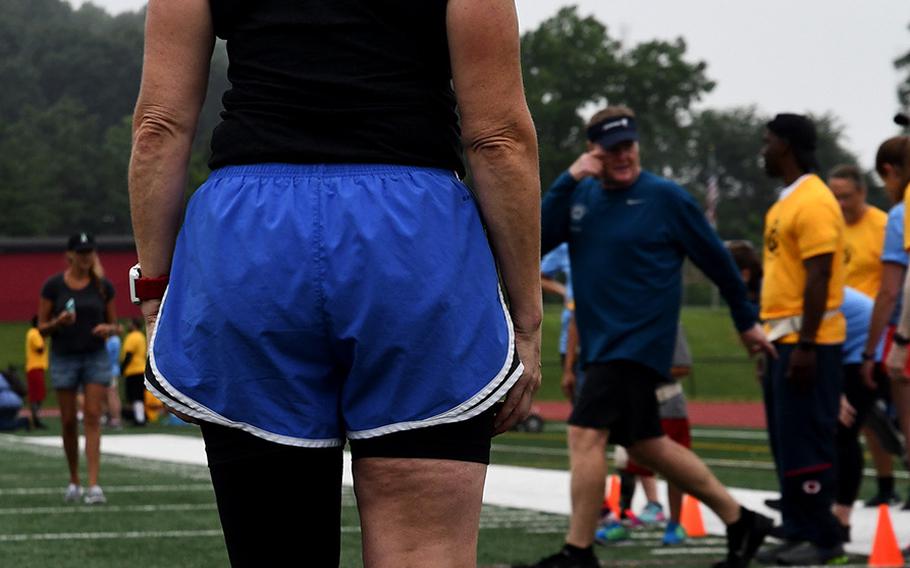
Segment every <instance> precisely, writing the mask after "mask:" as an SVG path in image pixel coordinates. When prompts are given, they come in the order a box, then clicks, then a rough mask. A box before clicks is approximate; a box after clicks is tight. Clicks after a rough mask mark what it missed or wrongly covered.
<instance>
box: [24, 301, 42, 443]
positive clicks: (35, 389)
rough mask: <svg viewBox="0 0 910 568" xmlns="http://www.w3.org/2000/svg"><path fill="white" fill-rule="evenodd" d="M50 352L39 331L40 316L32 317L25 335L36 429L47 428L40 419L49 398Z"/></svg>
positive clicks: (30, 403)
mask: <svg viewBox="0 0 910 568" xmlns="http://www.w3.org/2000/svg"><path fill="white" fill-rule="evenodd" d="M47 361H48V351H47V344H46V343H45V341H44V336H43V335H41V332H40V331H38V316H37V315H36V316H33V317H32V326H31V327H30V328H29V330H28V331H27V332H26V333H25V375H26V377H27V380H28V405H29V409H30V410H31V412H32V424H33V425H34V426H35V428H47V426H45V425H44V422H42V421H41V419H40V418H39V414H40V411H41V404H42V403H43V402H44V399H45V398H46V397H47V385H46V382H45V379H44V375H45V373H46V372H47Z"/></svg>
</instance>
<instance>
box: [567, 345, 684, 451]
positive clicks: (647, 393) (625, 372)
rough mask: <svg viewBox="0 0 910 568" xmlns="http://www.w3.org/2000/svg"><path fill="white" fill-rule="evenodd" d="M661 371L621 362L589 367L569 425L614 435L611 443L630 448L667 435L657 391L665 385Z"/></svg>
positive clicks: (632, 362) (593, 364)
mask: <svg viewBox="0 0 910 568" xmlns="http://www.w3.org/2000/svg"><path fill="white" fill-rule="evenodd" d="M665 380H666V379H664V378H663V377H662V376H661V375H660V374H659V373H658V372H657V371H655V370H654V369H651V368H650V367H647V366H645V365H642V364H641V363H637V362H635V361H629V360H625V359H620V360H616V361H609V362H607V363H591V364H588V365H586V366H585V381H584V384H582V386H581V392H580V393H579V394H578V397H577V400H576V402H575V406H574V407H573V409H572V415H571V416H570V417H569V424H571V425H573V426H582V427H585V428H597V429H599V430H609V431H610V440H609V441H610V443H613V444H619V445H621V446H625V447H629V446H631V445H632V444H634V443H635V442H638V441H641V440H648V439H651V438H659V437H661V436H663V435H664V431H663V428H662V427H661V425H660V414H659V412H658V406H659V405H658V403H657V395H655V394H654V389H656V388H657V386H658V384H659V383H660V382H662V381H665Z"/></svg>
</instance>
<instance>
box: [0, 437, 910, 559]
mask: <svg viewBox="0 0 910 568" xmlns="http://www.w3.org/2000/svg"><path fill="white" fill-rule="evenodd" d="M50 425H51V430H49V431H46V432H42V433H41V434H36V433H31V434H22V435H19V436H15V437H14V436H8V435H7V436H0V463H2V464H3V466H2V468H0V566H14V567H16V568H27V567H35V568H46V567H48V566H53V567H55V568H56V567H60V568H66V567H74V568H75V567H79V568H82V567H97V568H115V567H117V568H119V567H121V566H132V565H141V566H143V567H148V568H151V567H159V566H160V567H169V568H170V567H173V566H180V567H199V568H203V567H205V568H208V567H212V568H216V567H223V566H226V565H227V559H226V555H225V552H224V545H223V542H222V540H221V534H220V528H219V523H218V516H217V512H216V510H215V505H214V495H213V493H212V490H211V485H210V483H209V481H208V475H207V470H206V469H205V468H204V467H201V466H185V465H174V464H168V463H164V462H156V461H152V460H144V459H134V458H123V457H116V456H105V458H104V460H103V467H102V483H103V485H104V487H105V490H106V493H107V495H108V504H107V505H104V506H94V507H88V506H83V505H65V504H64V503H63V502H62V494H63V488H64V486H65V484H66V475H65V465H64V460H63V457H62V451H61V450H58V449H51V448H43V447H36V446H32V445H27V444H22V443H20V441H21V440H22V439H23V438H25V437H27V436H37V435H50V436H55V435H58V431H59V423H58V422H56V421H54V420H51V421H50ZM136 432H142V433H146V432H147V433H170V434H179V435H184V436H198V432H197V430H196V429H195V428H193V427H175V426H155V425H152V426H150V427H149V428H148V429H145V430H141V431H140V430H137V429H132V430H130V429H127V430H124V431H118V432H111V431H106V432H105V435H106V436H116V435H120V434H122V433H136ZM734 436H735V437H734ZM694 449H695V450H696V451H697V452H698V453H699V454H700V455H701V456H702V457H703V458H704V459H705V460H706V461H707V462H708V463H709V464H711V465H712V467H713V469H714V471H715V473H716V474H717V475H718V477H719V478H720V479H721V480H722V481H723V482H724V483H725V484H727V485H729V486H736V487H749V488H755V489H769V490H770V489H774V487H775V481H774V477H773V474H772V471H771V462H770V455H769V453H768V448H767V442H766V441H765V439H764V436H763V434H762V433H761V432H757V431H749V430H744V431H739V432H734V433H733V434H732V435H731V432H730V431H725V430H716V429H703V428H702V429H697V430H696V431H695V440H694ZM492 456H493V460H492V461H493V463H494V464H502V465H521V466H528V467H538V468H552V469H567V467H568V460H567V453H566V445H565V425H564V424H561V423H548V424H547V428H546V429H545V431H544V432H543V433H540V434H529V433H514V432H513V433H508V434H505V435H503V436H501V437H498V438H496V440H494V445H493V453H492ZM873 485H874V484H873V483H870V482H869V481H868V480H867V482H866V483H865V484H864V486H865V487H864V489H865V491H864V493H865V494H868V493H870V492H871V490H872V486H873ZM902 485H903V482H902ZM343 503H344V512H343V517H342V525H343V527H342V542H343V544H342V547H343V550H342V558H343V560H342V566H344V567H346V568H348V567H350V568H354V567H359V566H361V565H362V563H361V561H360V558H359V547H360V532H359V523H358V518H357V514H356V509H355V503H354V498H353V495H352V492H351V491H350V489H345V490H344V500H343ZM566 527H567V518H566V517H565V516H562V515H554V514H545V513H538V512H533V511H527V510H521V509H512V508H504V507H491V506H485V507H484V510H483V514H482V519H481V529H480V539H479V550H478V558H479V563H480V565H481V566H485V567H494V566H496V567H499V566H508V565H510V564H512V563H518V562H529V561H532V560H535V559H537V558H539V557H541V556H543V555H545V554H549V553H551V552H553V551H555V550H556V549H557V548H558V547H559V546H560V545H561V543H562V539H563V535H564V532H565V530H566ZM659 539H660V533H659V532H657V531H650V532H649V531H637V532H636V533H635V538H634V539H633V540H632V541H631V542H629V543H624V544H622V545H618V546H615V547H610V548H603V547H597V548H596V550H597V554H598V555H599V557H600V558H601V560H602V561H603V562H604V565H607V566H674V567H679V568H689V567H696V566H699V567H703V566H707V565H709V564H710V563H711V562H712V561H713V560H715V559H717V558H718V557H719V556H720V555H721V554H722V549H723V546H724V545H723V541H722V540H721V539H719V538H717V537H709V538H707V539H693V540H691V541H690V543H688V544H687V545H685V546H684V547H682V548H674V549H665V548H663V547H661V546H660V545H659ZM667 554H671V555H670V556H667ZM858 561H861V560H858Z"/></svg>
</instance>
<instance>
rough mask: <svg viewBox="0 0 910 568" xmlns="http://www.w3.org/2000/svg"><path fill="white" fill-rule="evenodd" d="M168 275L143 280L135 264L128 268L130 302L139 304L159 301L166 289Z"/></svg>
mask: <svg viewBox="0 0 910 568" xmlns="http://www.w3.org/2000/svg"><path fill="white" fill-rule="evenodd" d="M168 280H169V278H168V275H167V274H165V275H164V276H158V277H155V278H143V277H142V269H140V268H139V265H138V264H136V265H134V266H133V267H132V268H130V300H131V301H132V302H133V303H134V304H137V305H138V304H141V303H142V302H144V301H145V300H160V299H161V298H163V297H164V291H165V290H166V289H167V283H168Z"/></svg>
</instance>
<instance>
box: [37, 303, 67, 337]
mask: <svg viewBox="0 0 910 568" xmlns="http://www.w3.org/2000/svg"><path fill="white" fill-rule="evenodd" d="M53 312H54V304H53V303H52V302H51V301H50V300H48V299H47V298H41V299H40V300H38V332H39V333H41V335H44V336H47V335H51V334H53V333H54V332H55V331H57V329H58V328H59V327H60V325H62V324H64V323H65V322H62V321H61V316H62V315H64V314H61V315H58V316H56V317H55V316H54V313H53ZM69 317H70V319H72V316H69Z"/></svg>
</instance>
